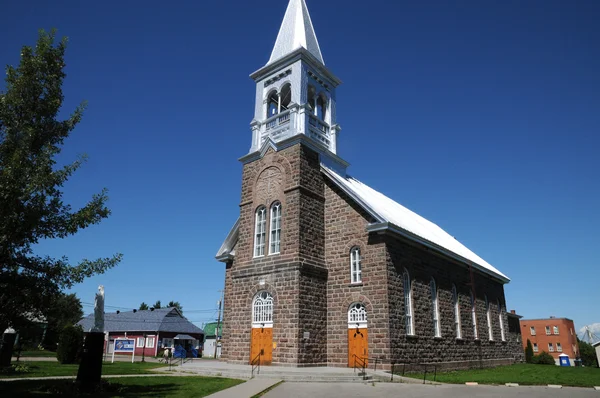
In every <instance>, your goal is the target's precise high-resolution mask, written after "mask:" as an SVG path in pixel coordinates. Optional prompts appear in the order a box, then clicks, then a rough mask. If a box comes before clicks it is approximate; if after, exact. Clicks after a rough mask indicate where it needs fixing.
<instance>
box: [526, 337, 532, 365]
mask: <svg viewBox="0 0 600 398" xmlns="http://www.w3.org/2000/svg"><path fill="white" fill-rule="evenodd" d="M532 358H533V346H532V345H531V340H529V339H527V347H525V362H527V363H531V359H532Z"/></svg>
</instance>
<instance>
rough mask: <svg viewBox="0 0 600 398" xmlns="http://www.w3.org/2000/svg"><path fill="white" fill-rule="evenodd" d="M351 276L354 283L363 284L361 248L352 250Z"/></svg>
mask: <svg viewBox="0 0 600 398" xmlns="http://www.w3.org/2000/svg"><path fill="white" fill-rule="evenodd" d="M350 276H351V281H352V283H360V282H362V266H361V264H360V248H358V247H353V248H352V250H350Z"/></svg>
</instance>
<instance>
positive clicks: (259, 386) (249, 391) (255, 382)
mask: <svg viewBox="0 0 600 398" xmlns="http://www.w3.org/2000/svg"><path fill="white" fill-rule="evenodd" d="M280 382H281V380H276V379H252V380H248V381H247V382H245V383H242V384H238V385H237V386H234V387H231V388H228V389H226V390H222V391H219V392H216V393H214V394H211V395H209V396H208V397H207V398H250V397H253V396H255V395H256V394H259V393H261V392H263V391H265V390H266V389H267V388H270V387H272V386H274V385H275V384H277V383H280Z"/></svg>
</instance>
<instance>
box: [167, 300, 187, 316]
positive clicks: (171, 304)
mask: <svg viewBox="0 0 600 398" xmlns="http://www.w3.org/2000/svg"><path fill="white" fill-rule="evenodd" d="M167 307H168V308H177V309H178V310H179V312H181V313H182V314H183V307H182V306H181V304H179V301H169V304H167Z"/></svg>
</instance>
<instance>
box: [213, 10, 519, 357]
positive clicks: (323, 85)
mask: <svg viewBox="0 0 600 398" xmlns="http://www.w3.org/2000/svg"><path fill="white" fill-rule="evenodd" d="M251 78H252V79H253V80H254V81H255V82H256V97H255V108H254V119H253V120H252V122H251V123H250V126H251V130H252V137H251V143H250V151H249V152H248V153H247V154H246V155H244V156H242V157H241V158H240V161H241V162H242V165H243V176H242V189H241V201H240V205H239V207H240V215H239V219H238V220H237V222H236V223H235V225H234V226H233V228H232V229H231V231H230V233H229V235H228V236H227V238H226V240H225V242H224V243H223V245H222V246H221V248H220V249H219V251H218V253H217V256H216V258H217V260H219V261H221V262H223V263H225V268H226V271H225V301H224V313H223V339H222V359H224V360H227V361H228V362H232V363H246V364H248V363H256V362H257V361H259V360H260V362H261V365H265V364H274V365H275V364H276V365H288V366H340V367H341V366H354V364H356V363H357V362H358V363H360V362H361V361H364V362H367V363H369V362H370V363H372V362H373V361H372V359H373V358H378V360H379V363H381V362H382V361H383V363H385V364H386V366H389V364H391V363H392V362H394V363H434V362H435V363H439V364H440V365H442V366H444V367H446V368H461V367H471V366H493V365H497V364H508V363H512V362H514V361H521V360H522V357H523V350H522V347H521V342H520V337H516V336H515V335H513V334H512V333H509V330H508V328H507V325H508V315H507V313H506V299H505V296H504V284H506V283H508V282H509V278H508V277H507V276H506V275H504V274H503V273H502V272H500V271H499V270H497V269H496V268H494V267H493V266H492V265H490V264H488V263H487V262H486V261H485V260H483V259H482V258H481V257H479V256H478V255H476V254H475V253H473V252H472V251H471V250H469V249H468V248H466V247H465V246H463V245H462V244H461V243H460V242H458V241H457V240H456V239H454V238H453V237H452V236H451V235H449V234H448V233H446V232H445V231H444V230H442V229H441V228H440V227H438V226H437V225H436V224H434V223H432V222H431V221H428V220H426V219H424V218H423V217H421V216H419V215H418V214H415V213H414V212H412V211H410V210H409V209H407V208H405V207H403V206H402V205H400V204H399V203H397V202H395V201H394V200H392V199H390V198H388V197H386V196H385V195H383V194H381V193H380V192H377V191H376V190H374V189H372V188H370V187H369V186H367V185H365V184H364V183H363V182H361V181H358V180H356V179H355V178H352V177H351V176H350V175H349V174H348V173H347V168H348V163H347V162H346V161H345V160H344V159H343V158H342V157H341V156H340V155H338V153H337V145H336V144H337V140H338V137H339V133H340V130H341V128H340V125H339V124H338V121H337V118H336V89H337V87H338V85H339V84H340V83H341V82H340V80H339V79H338V78H337V77H336V76H335V75H334V74H333V72H332V71H330V70H329V69H328V68H327V67H326V66H325V63H324V61H323V56H322V54H321V49H320V48H319V42H318V41H317V37H316V35H315V31H314V28H313V25H312V22H311V19H310V15H309V13H308V9H307V7H306V3H305V0H290V2H289V5H288V7H287V11H286V13H285V16H284V18H283V23H282V25H281V28H280V30H279V34H278V36H277V40H276V42H275V46H274V48H273V51H272V53H271V57H270V59H269V61H268V62H267V64H266V65H265V66H263V67H262V68H260V69H259V70H257V71H256V72H254V73H253V74H252V75H251ZM358 144H359V143H357V145H358Z"/></svg>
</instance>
